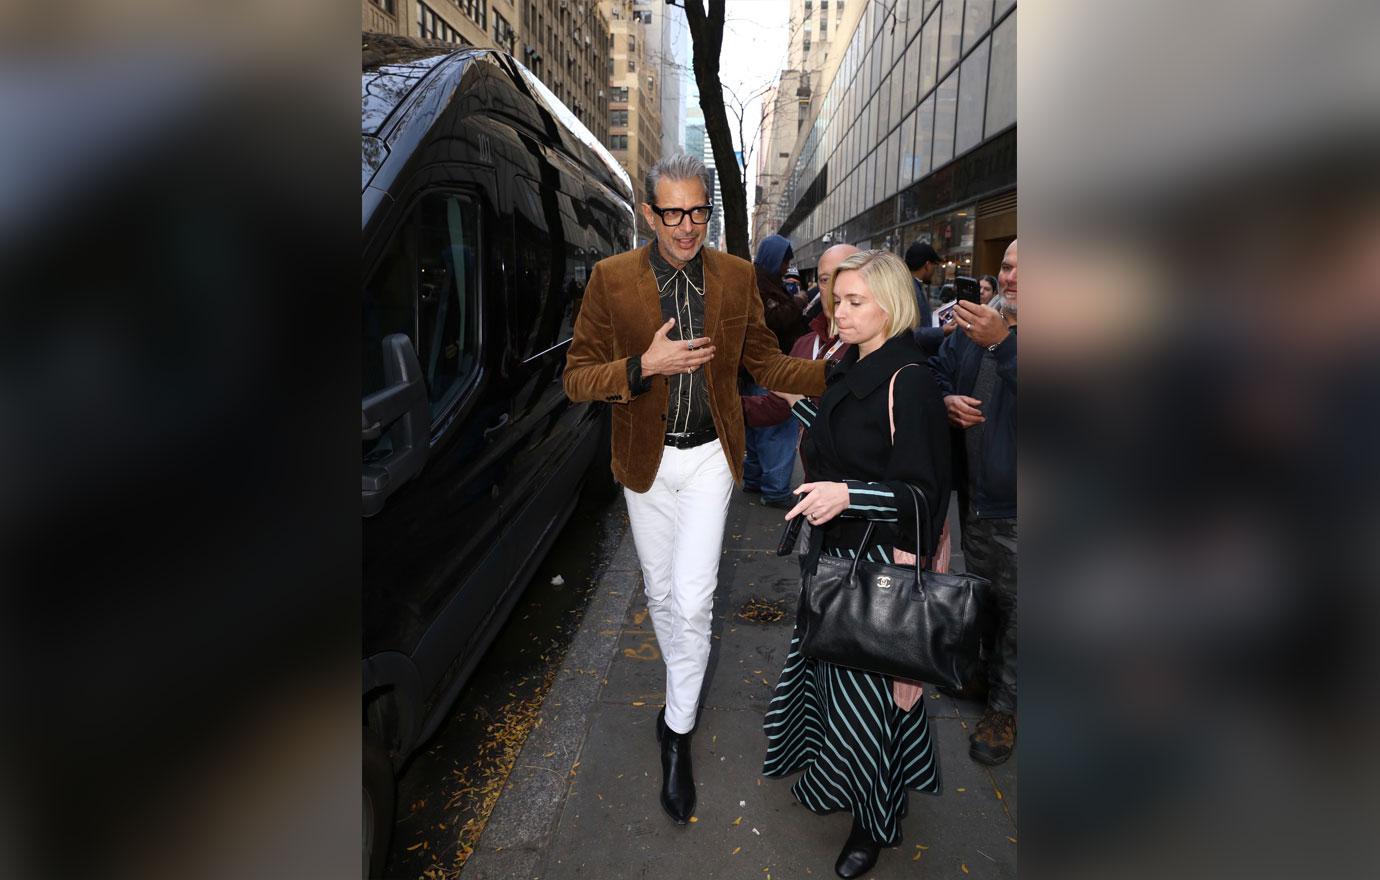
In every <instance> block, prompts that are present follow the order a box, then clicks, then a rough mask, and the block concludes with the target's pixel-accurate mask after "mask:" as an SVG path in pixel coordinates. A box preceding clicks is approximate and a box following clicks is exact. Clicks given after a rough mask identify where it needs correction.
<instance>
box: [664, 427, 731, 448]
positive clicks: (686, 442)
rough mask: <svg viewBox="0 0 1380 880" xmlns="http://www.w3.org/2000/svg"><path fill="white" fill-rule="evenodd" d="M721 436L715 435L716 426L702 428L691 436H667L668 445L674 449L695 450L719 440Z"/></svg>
mask: <svg viewBox="0 0 1380 880" xmlns="http://www.w3.org/2000/svg"><path fill="white" fill-rule="evenodd" d="M718 439H719V435H718V434H717V433H715V431H714V426H713V425H710V426H709V427H708V428H700V429H699V430H698V431H691V432H690V433H689V434H667V435H666V445H667V446H670V447H672V448H674V449H694V448H695V447H696V446H703V445H704V444H706V443H708V442H709V441H710V440H718Z"/></svg>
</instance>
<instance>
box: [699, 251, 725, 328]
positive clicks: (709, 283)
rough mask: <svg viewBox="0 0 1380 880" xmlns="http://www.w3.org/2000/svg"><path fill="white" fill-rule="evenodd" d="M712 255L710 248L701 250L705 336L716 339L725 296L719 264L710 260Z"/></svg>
mask: <svg viewBox="0 0 1380 880" xmlns="http://www.w3.org/2000/svg"><path fill="white" fill-rule="evenodd" d="M710 253H711V252H710V250H709V248H701V249H700V262H701V264H702V265H703V266H704V328H705V330H704V335H705V336H710V337H714V336H717V335H718V333H719V312H720V307H721V306H722V305H723V299H724V295H723V288H722V285H721V283H720V281H721V279H720V278H719V271H718V264H717V262H716V261H715V260H711V259H710ZM715 341H716V342H717V340H715Z"/></svg>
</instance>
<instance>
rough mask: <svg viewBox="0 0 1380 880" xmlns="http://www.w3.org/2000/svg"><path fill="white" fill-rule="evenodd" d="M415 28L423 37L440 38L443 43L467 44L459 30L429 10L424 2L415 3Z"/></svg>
mask: <svg viewBox="0 0 1380 880" xmlns="http://www.w3.org/2000/svg"><path fill="white" fill-rule="evenodd" d="M417 30H418V31H420V32H421V35H422V37H423V39H427V40H440V41H441V42H443V43H456V44H458V45H461V46H464V45H467V43H466V42H465V38H464V37H462V36H460V32H459V31H457V30H456V29H455V28H453V27H451V26H450V25H448V24H446V20H445V19H444V18H441V16H439V15H437V14H436V13H435V12H433V11H432V10H431V8H430V7H429V6H427V5H426V4H425V3H418V4H417Z"/></svg>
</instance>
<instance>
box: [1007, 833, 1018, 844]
mask: <svg viewBox="0 0 1380 880" xmlns="http://www.w3.org/2000/svg"><path fill="white" fill-rule="evenodd" d="M1006 839H1007V840H1009V841H1011V842H1012V843H1015V842H1016V838H1014V837H1011V836H1009V835H1008V836H1007V838H1006Z"/></svg>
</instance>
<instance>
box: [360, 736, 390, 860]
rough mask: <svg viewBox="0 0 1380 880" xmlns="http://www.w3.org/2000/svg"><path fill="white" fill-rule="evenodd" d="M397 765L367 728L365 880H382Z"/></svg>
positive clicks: (365, 760)
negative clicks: (373, 879) (377, 878)
mask: <svg viewBox="0 0 1380 880" xmlns="http://www.w3.org/2000/svg"><path fill="white" fill-rule="evenodd" d="M395 792H396V789H395V782H394V779H393V763H392V761H390V760H389V759H388V750H387V749H385V748H384V747H383V743H382V742H380V740H379V737H378V734H376V733H374V732H373V731H372V730H370V729H369V728H367V727H366V728H364V870H365V875H364V876H365V880H369V878H371V877H382V876H383V866H384V862H386V861H387V860H388V839H389V838H390V837H392V835H393V808H394V803H393V801H394V797H395Z"/></svg>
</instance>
